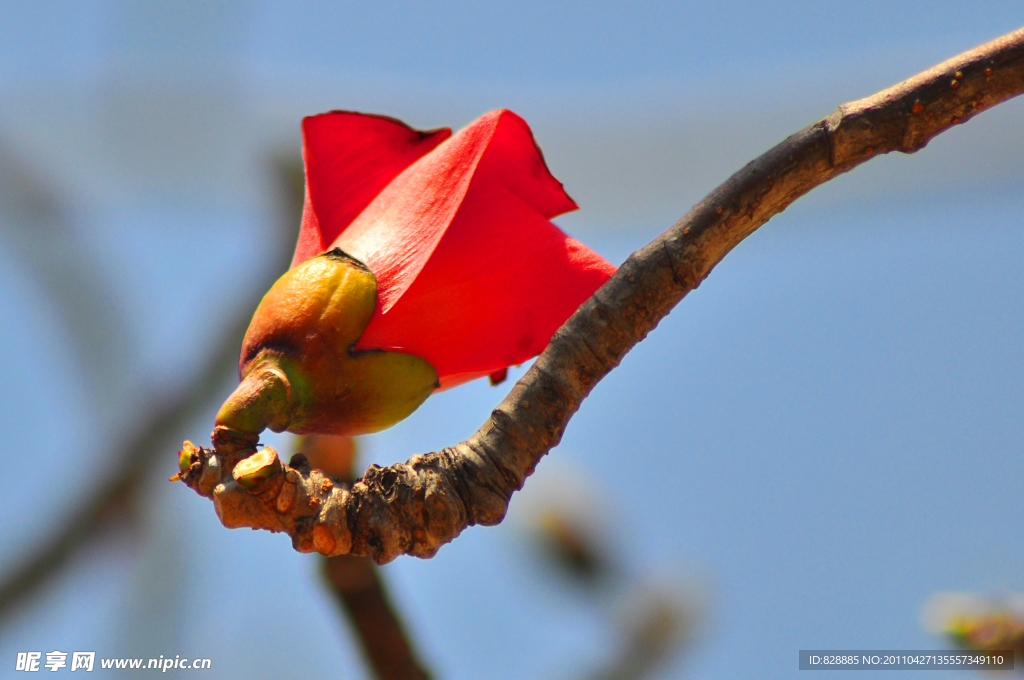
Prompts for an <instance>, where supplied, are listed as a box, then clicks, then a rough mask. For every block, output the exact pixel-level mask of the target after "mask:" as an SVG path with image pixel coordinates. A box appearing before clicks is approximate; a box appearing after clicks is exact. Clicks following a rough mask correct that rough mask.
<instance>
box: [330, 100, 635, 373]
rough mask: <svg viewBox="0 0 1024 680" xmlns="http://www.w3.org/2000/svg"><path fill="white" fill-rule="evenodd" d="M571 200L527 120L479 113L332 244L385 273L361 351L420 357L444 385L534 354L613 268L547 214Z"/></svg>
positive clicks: (507, 114)
mask: <svg viewBox="0 0 1024 680" xmlns="http://www.w3.org/2000/svg"><path fill="white" fill-rule="evenodd" d="M575 207H576V206H575V203H573V202H572V199H570V198H569V197H568V196H567V195H566V194H565V192H564V190H563V189H562V186H561V184H559V183H558V181H557V180H555V179H554V178H553V177H552V176H551V174H550V173H549V172H548V170H547V167H546V166H545V165H544V161H543V158H542V157H541V155H540V153H539V150H538V149H537V148H536V145H535V144H534V143H533V138H532V135H531V134H530V131H529V128H528V127H527V126H526V123H525V122H524V121H523V120H522V119H521V118H519V117H518V116H516V115H515V114H513V113H511V112H503V111H498V112H493V113H490V114H487V115H485V116H483V117H482V118H480V119H479V120H477V121H476V122H475V123H473V124H472V125H470V126H469V127H468V128H466V129H464V130H462V131H460V132H459V133H458V134H456V135H455V136H454V137H452V139H451V140H449V141H448V142H446V143H445V144H443V145H441V146H439V147H438V148H437V149H436V150H435V151H434V152H432V153H431V154H429V155H428V156H425V157H424V158H422V159H421V160H420V161H418V162H417V163H415V164H414V165H412V166H410V167H409V168H408V169H407V170H406V171H405V172H403V173H402V174H401V175H400V176H399V177H397V178H396V179H395V181H394V182H392V184H391V185H389V186H388V187H387V188H386V189H385V190H384V191H382V192H381V193H380V195H379V196H378V197H377V199H375V200H374V202H373V203H372V204H371V205H370V206H369V207H368V208H367V210H366V211H364V212H363V213H362V214H361V215H360V216H359V217H358V218H357V219H356V221H355V222H354V223H353V225H352V227H351V228H350V229H348V230H346V231H345V232H344V233H343V234H342V235H341V237H340V238H339V239H338V240H337V241H336V242H335V244H333V245H337V246H339V247H341V248H342V249H344V250H345V251H347V252H349V253H351V254H352V255H353V256H355V257H357V258H359V259H361V260H363V261H364V262H366V263H367V265H369V267H370V269H371V270H373V272H374V274H376V275H377V278H378V290H379V293H378V307H377V311H376V312H375V313H374V317H373V319H372V320H371V321H370V325H369V326H368V327H367V329H366V331H365V332H364V333H363V336H362V338H360V340H359V343H358V348H359V349H393V350H398V351H403V352H408V353H410V354H415V355H417V356H420V357H423V358H424V359H426V360H427V361H429V362H430V363H431V364H432V365H433V366H434V368H436V369H437V372H438V374H439V375H440V377H441V386H442V387H443V388H444V387H451V386H453V385H456V384H458V383H461V382H465V381H466V380H471V379H473V378H477V377H482V376H484V375H489V374H492V373H495V372H497V371H500V370H501V369H502V368H505V367H506V366H509V365H512V364H519V363H523V362H524V361H526V360H528V359H529V358H531V357H533V356H535V355H536V354H538V353H539V352H540V351H541V350H542V349H543V348H544V346H545V345H546V344H547V343H548V341H549V340H550V338H551V335H552V334H553V333H554V332H555V330H557V329H558V327H559V326H560V325H561V324H562V323H563V322H564V321H565V320H566V319H567V318H568V317H569V315H570V314H572V312H573V311H575V309H576V308H577V307H578V306H579V305H580V303H582V302H583V301H584V300H586V298H587V297H589V296H590V295H591V294H592V293H593V292H594V290H596V289H597V288H598V287H599V286H600V285H601V284H602V283H604V282H605V281H606V280H607V279H608V277H609V276H610V275H611V274H612V273H613V272H614V271H615V268H614V267H613V266H612V265H610V264H609V263H608V262H606V261H605V260H604V259H602V258H601V257H600V256H598V255H597V254H595V253H594V252H593V251H591V250H590V249H588V248H587V247H586V246H584V245H582V244H580V243H579V242H578V241H575V240H574V239H571V238H569V237H568V236H566V235H565V234H564V233H562V231H561V230H560V229H558V227H556V226H555V225H554V224H552V223H551V222H550V221H549V219H548V218H549V217H552V216H553V215H555V214H558V213H560V212H564V211H565V210H568V209H572V208H575ZM442 237H443V238H442Z"/></svg>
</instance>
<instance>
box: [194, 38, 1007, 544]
mask: <svg viewBox="0 0 1024 680" xmlns="http://www.w3.org/2000/svg"><path fill="white" fill-rule="evenodd" d="M1022 92H1024V29H1022V30H1018V31H1015V32H1013V33H1010V34H1009V35H1006V36H1004V37H1002V38H999V39H997V40H994V41H992V42H990V43H987V44H985V45H982V46H981V47H978V48H977V49H974V50H971V51H970V52H966V53H964V54H962V55H960V56H958V57H955V58H953V59H950V60H949V61H947V62H945V63H943V64H940V65H938V66H936V67H934V68H932V69H929V70H928V71H925V72H924V73H922V74H920V75H917V76H915V77H913V78H911V79H910V80H907V81H904V82H902V83H900V84H898V85H896V86H894V87H891V88H889V89H887V90H884V91H882V92H880V93H878V94H876V95H874V96H872V97H868V98H867V99H862V100H860V101H856V102H852V103H849V104H845V105H843V106H840V107H839V108H838V109H836V111H835V112H834V113H833V114H832V115H830V116H829V117H827V118H825V119H823V120H820V121H818V122H817V123H814V124H813V125H810V126H808V127H806V128H804V129H803V130H801V131H799V132H797V133H796V134H794V135H792V136H791V137H789V138H788V139H786V140H785V141H783V142H782V143H781V144H779V145H777V146H776V147H775V148H773V149H771V150H769V151H768V152H767V153H765V154H763V155H762V156H761V157H759V158H757V159H756V160H754V161H753V162H751V163H749V164H748V165H747V166H746V167H745V168H743V169H742V170H740V171H739V172H737V173H736V174H734V175H733V176H732V177H730V178H729V179H728V180H727V181H726V182H725V183H724V184H722V185H721V186H720V187H718V188H717V189H715V190H714V191H712V192H711V193H710V194H709V195H708V196H707V197H706V198H705V199H704V200H703V201H701V202H700V203H698V204H697V205H696V206H695V207H694V208H693V209H691V210H690V212H688V213H687V214H686V215H685V216H684V217H683V218H682V219H681V220H680V221H679V222H677V223H676V224H675V225H674V226H673V227H672V228H671V229H669V230H668V231H666V232H665V233H664V234H662V235H661V236H659V237H658V238H656V239H655V240H654V241H652V242H651V243H649V244H648V245H647V246H645V247H644V248H642V249H640V250H639V251H637V252H635V253H633V255H631V256H630V257H629V258H628V259H627V260H626V262H625V263H624V264H623V265H622V267H621V268H620V269H619V271H618V272H617V273H616V274H615V275H614V276H613V277H612V278H611V279H610V280H609V281H608V282H607V283H606V284H605V285H604V286H602V287H601V288H600V289H599V290H598V291H597V292H596V293H595V294H594V295H593V297H591V298H590V299H589V300H587V301H586V302H585V303H584V304H583V305H581V306H580V308H579V309H578V310H577V311H576V313H575V314H573V316H572V317H571V318H570V319H569V320H568V321H567V322H566V323H565V325H563V326H562V328H560V329H559V330H558V332H556V333H555V335H554V337H552V339H551V343H550V344H549V345H548V347H547V349H545V350H544V352H543V353H542V354H541V355H540V357H539V358H538V359H537V361H536V363H535V364H534V365H533V367H532V368H531V369H530V370H529V372H527V374H526V375H525V376H524V377H523V378H522V379H521V380H520V381H519V382H518V383H517V384H516V385H515V387H514V388H513V389H512V392H511V393H510V394H509V395H508V397H506V399H505V400H504V401H503V402H502V403H501V404H500V405H499V406H498V407H497V408H496V409H495V410H494V411H493V412H492V414H491V417H490V418H489V419H488V421H487V422H486V423H484V425H483V426H482V427H481V428H480V430H479V431H478V432H477V433H476V434H475V435H473V436H472V437H471V438H469V439H467V440H466V441H464V442H462V443H460V444H457V445H456V446H454V447H452V448H447V449H444V450H442V451H441V452H439V453H430V454H426V455H422V456H413V457H412V458H410V459H409V461H408V462H406V463H401V464H396V465H392V466H389V467H387V468H380V467H377V466H371V467H370V468H369V469H368V470H367V471H366V473H365V475H364V476H363V478H362V479H360V480H359V481H357V482H356V483H355V484H353V485H352V486H351V487H348V486H347V485H345V484H341V483H337V482H336V481H335V480H332V479H331V478H330V477H328V476H326V475H324V474H323V473H322V472H320V471H319V470H315V469H311V468H310V466H309V464H308V462H307V461H306V460H305V458H304V457H296V458H293V459H292V462H291V464H290V465H282V464H281V463H280V461H279V460H278V459H277V457H276V453H274V452H272V451H265V452H260V453H258V454H255V455H253V454H254V452H255V451H256V441H255V439H254V438H253V437H247V436H244V435H240V434H238V433H236V432H232V431H228V430H224V429H218V430H217V431H215V432H214V435H213V444H214V448H213V449H212V450H210V449H200V448H195V447H192V446H191V445H189V446H187V447H186V458H185V460H184V467H185V468H186V470H185V472H184V474H183V477H182V479H183V481H185V482H186V483H187V484H188V485H189V486H190V487H192V488H193V489H195V490H197V491H198V492H199V493H200V494H202V495H204V496H208V497H211V498H212V499H213V501H214V505H215V507H216V510H217V513H218V515H219V516H220V519H221V521H222V522H223V523H224V525H225V526H228V527H240V526H248V527H254V528H263V529H269V530H271V531H286V532H287V533H288V534H289V535H290V536H291V537H292V541H293V544H294V546H295V548H296V549H297V550H299V551H302V552H309V551H313V550H316V551H318V552H321V553H323V554H325V555H340V554H346V553H350V554H353V555H364V556H369V557H372V558H373V559H374V560H375V561H377V562H378V563H384V562H388V561H390V560H392V559H394V558H395V557H397V556H398V555H400V554H403V553H407V554H410V555H416V556H417V557H430V556H432V555H433V554H434V553H436V552H437V550H438V549H439V548H440V547H441V546H442V545H444V544H445V543H447V542H448V541H451V540H453V539H454V538H455V537H456V536H458V535H459V533H460V532H461V531H462V530H463V529H464V528H466V527H467V526H469V525H472V524H485V525H490V524H497V523H498V522H500V521H501V520H502V518H503V517H504V516H505V511H506V509H507V507H508V502H509V499H510V498H511V496H512V493H513V492H515V491H516V490H518V489H520V488H522V485H523V482H524V481H525V479H526V477H528V476H529V475H530V474H531V473H532V472H533V470H534V467H535V466H536V465H537V462H538V461H539V460H540V459H541V457H542V456H543V455H544V454H545V453H547V452H548V450H550V449H551V448H552V447H553V446H555V445H556V444H558V442H559V440H560V439H561V437H562V433H563V432H564V430H565V426H566V424H567V423H568V421H569V418H570V417H572V415H573V414H574V413H575V412H576V410H577V409H578V408H579V406H580V403H581V402H582V401H583V399H584V398H585V397H586V396H587V395H588V394H589V393H590V391H591V390H592V389H593V387H594V385H596V384H597V382H598V381H599V380H600V379H601V378H603V377H604V376H605V375H606V374H607V373H608V372H609V371H610V370H612V369H613V368H614V367H615V366H617V365H618V364H619V361H621V359H622V357H623V356H624V355H625V354H626V352H628V351H629V350H630V349H631V348H632V347H633V346H634V345H635V344H636V343H638V342H640V341H641V340H642V339H643V338H644V337H646V335H647V334H648V333H649V332H650V331H651V330H653V329H654V327H655V326H656V325H657V324H658V322H659V321H660V320H661V319H662V318H663V317H664V316H665V315H666V314H668V313H669V312H670V311H671V310H672V308H673V307H675V305H676V304H677V303H678V302H679V301H680V300H681V299H682V298H683V296H685V295H686V294H687V293H688V292H689V291H690V290H692V289H694V288H696V287H697V286H698V285H699V284H700V282H701V281H703V280H704V278H705V277H706V276H707V275H708V274H709V273H710V271H711V269H712V268H713V267H714V266H715V265H716V264H717V263H718V262H719V261H720V260H721V259H722V258H723V257H725V255H726V254H727V253H728V252H729V251H730V250H732V248H733V247H735V246H736V245H737V244H738V243H739V242H740V241H742V240H743V239H744V238H746V237H747V236H749V235H750V234H751V233H752V232H753V231H754V230H755V229H757V228H758V227H760V226H761V225H762V224H764V223H765V222H767V221H768V220H769V219H770V218H771V217H772V216H774V215H776V214H778V213H779V212H781V211H783V210H785V209H786V207H788V206H789V204H790V203H792V202H793V201H795V200H796V199H797V198H799V197H800V196H802V195H804V194H806V193H807V192H808V191H810V190H811V189H813V188H814V187H816V186H818V185H820V184H822V183H824V182H827V181H828V180H830V179H832V178H833V177H836V176H837V175H840V174H842V173H844V172H848V171H849V170H852V169H853V168H855V167H857V166H858V165H860V164H861V163H864V162H865V161H867V160H869V159H871V158H873V157H875V156H877V155H879V154H883V153H889V152H890V151H901V152H903V153H913V152H914V151H917V150H918V149H920V148H922V147H923V146H924V145H925V144H927V142H928V141H929V140H930V139H932V138H933V137H934V136H936V135H938V134H940V133H941V132H943V131H945V130H947V129H949V128H950V127H952V126H953V125H956V124H958V123H963V122H965V121H967V120H968V119H970V118H971V117H973V116H975V115H976V114H978V113H980V112H981V111H984V110H985V109H987V108H990V107H992V106H995V105H996V104H999V103H1000V102H1003V101H1006V100H1007V99H1010V98H1011V97H1014V96H1016V95H1018V94H1021V93H1022ZM250 455H252V456H253V458H252V459H250V460H248V461H247V462H246V465H243V466H240V467H239V469H235V465H236V464H237V463H238V461H240V460H241V459H243V458H247V457H249V456H250ZM232 471H234V474H232Z"/></svg>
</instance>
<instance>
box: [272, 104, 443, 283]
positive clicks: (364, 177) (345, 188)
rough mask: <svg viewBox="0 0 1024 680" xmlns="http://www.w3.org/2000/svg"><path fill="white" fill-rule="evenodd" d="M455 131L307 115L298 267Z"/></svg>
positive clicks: (370, 118) (353, 116) (335, 114)
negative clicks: (390, 184)
mask: <svg viewBox="0 0 1024 680" xmlns="http://www.w3.org/2000/svg"><path fill="white" fill-rule="evenodd" d="M450 136H451V130H449V129H447V128H445V129H441V130H432V131H429V132H421V131H419V130H414V129H412V128H411V127H409V126H408V125H406V124H405V123H402V122H401V121H398V120H395V119H394V118H388V117H385V116H374V115H367V114H362V113H353V112H350V111H332V112H330V113H324V114H320V115H318V116H310V117H308V118H305V119H304V120H303V121H302V137H303V148H302V156H303V161H304V163H305V167H306V201H305V206H304V209H303V214H302V226H301V227H300V229H299V241H298V243H297V244H296V247H295V257H294V258H293V260H292V266H293V267H294V266H295V265H297V264H299V263H300V262H303V261H304V260H307V259H309V258H311V257H313V256H314V255H317V254H319V253H322V252H323V251H324V250H326V249H327V246H328V245H329V244H330V243H331V242H332V241H334V239H335V238H337V237H338V234H340V233H341V232H342V231H343V230H344V229H345V228H346V227H347V226H348V225H349V224H351V222H352V220H354V219H355V218H356V216H357V215H359V213H361V212H362V211H363V210H364V209H365V208H366V206H367V205H369V204H370V202H371V201H372V200H373V199H374V197H375V196H377V194H379V193H380V191H381V189H383V188H384V187H386V186H387V185H388V184H389V183H390V182H391V181H392V180H393V179H394V178H395V177H396V176H397V175H398V174H399V173H401V172H402V171H403V170H405V169H406V168H407V167H409V166H410V165H411V164H412V163H414V162H415V161H416V160H418V159H419V158H421V157H422V156H424V155H425V154H427V153H429V152H430V151H432V150H433V149H434V148H435V147H436V146H437V145H438V144H440V143H441V142H443V141H444V140H445V139H448V137H450Z"/></svg>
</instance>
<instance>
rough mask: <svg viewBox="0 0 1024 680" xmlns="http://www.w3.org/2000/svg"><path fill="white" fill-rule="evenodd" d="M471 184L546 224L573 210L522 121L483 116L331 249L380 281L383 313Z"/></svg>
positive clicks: (405, 176)
mask: <svg viewBox="0 0 1024 680" xmlns="http://www.w3.org/2000/svg"><path fill="white" fill-rule="evenodd" d="M471 182H472V183H473V184H477V183H485V184H487V185H494V186H504V187H505V188H506V189H508V190H509V191H511V192H512V193H514V194H515V195H516V196H518V197H519V198H520V199H521V200H522V201H524V202H525V203H526V204H527V205H528V206H529V207H530V208H531V209H532V210H533V211H534V212H536V213H539V214H540V215H542V216H544V217H546V218H551V217H554V216H555V215H559V214H561V213H563V212H567V211H569V210H575V209H576V208H577V205H576V203H575V202H573V200H572V199H571V198H569V196H568V195H567V194H566V193H565V190H564V189H563V188H562V185H561V183H560V182H559V181H558V180H556V179H555V178H554V177H552V176H551V173H550V171H549V170H548V168H547V166H546V165H545V164H544V158H543V157H542V156H541V154H540V150H539V149H538V148H537V145H536V143H535V142H534V141H533V133H531V132H530V128H529V126H527V125H526V121H524V120H523V119H522V118H520V117H519V116H517V115H516V114H514V113H512V112H511V111H492V112H490V113H487V114H484V115H483V116H481V117H480V118H478V119H477V120H475V121H474V122H473V123H471V124H470V125H469V126H467V127H465V128H463V129H462V130H460V131H459V132H458V134H456V135H455V136H454V137H452V138H451V139H449V140H448V141H447V142H445V143H444V144H442V145H441V146H439V147H437V149H435V150H434V151H433V152H431V153H429V154H427V155H426V156H424V157H423V158H421V159H420V160H418V161H417V162H416V163H414V164H413V165H411V166H409V167H408V168H407V169H406V170H405V171H404V172H402V174H400V175H399V176H398V177H396V178H395V180H394V181H393V182H391V184H389V185H388V186H387V187H386V188H385V189H384V190H383V191H381V192H380V194H379V195H378V196H377V198H375V199H374V200H373V202H372V203H371V204H370V205H369V206H367V208H366V210H364V211H363V212H362V213H361V214H360V215H359V217H357V218H356V219H355V220H354V221H353V222H352V224H351V226H349V228H347V229H346V230H345V231H344V232H343V233H342V234H341V235H340V236H339V237H338V238H337V239H336V240H335V241H334V243H332V244H331V246H332V247H333V246H337V247H339V248H341V249H342V250H344V251H345V252H347V253H349V254H351V255H352V256H353V257H355V258H357V259H359V260H362V261H363V262H364V263H366V265H367V266H369V268H370V270H371V271H373V273H374V274H375V275H376V276H377V302H378V310H379V311H380V313H385V314H386V313H388V312H389V311H390V309H391V308H392V307H393V306H394V305H395V304H396V303H397V302H398V300H399V298H401V297H402V295H404V294H405V292H406V291H407V290H408V289H409V287H410V286H411V285H412V283H413V281H415V280H416V277H417V276H418V275H419V273H420V271H421V270H422V269H423V267H424V266H425V265H426V263H427V261H428V260H429V259H430V257H431V255H432V254H433V252H434V249H435V248H437V245H438V243H440V242H441V237H442V236H444V234H445V232H446V231H447V230H448V227H449V225H450V224H451V222H452V220H453V219H454V218H455V214H456V213H457V212H458V210H459V206H460V205H462V201H463V199H464V198H465V196H466V192H467V191H468V190H469V186H470V183H471ZM317 210H318V212H319V208H318V209H317Z"/></svg>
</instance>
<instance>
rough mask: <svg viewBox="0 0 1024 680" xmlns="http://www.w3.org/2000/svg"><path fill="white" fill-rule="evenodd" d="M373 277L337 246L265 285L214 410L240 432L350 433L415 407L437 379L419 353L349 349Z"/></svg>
mask: <svg viewBox="0 0 1024 680" xmlns="http://www.w3.org/2000/svg"><path fill="white" fill-rule="evenodd" d="M376 304H377V280H376V279H375V278H374V276H373V274H372V273H371V272H370V270H369V269H367V268H366V267H365V266H364V265H363V264H362V263H360V262H358V261H357V260H354V259H353V258H351V257H349V256H348V255H346V254H344V253H343V252H341V251H340V250H337V249H335V250H332V251H329V252H327V253H324V254H323V255H319V256H317V257H314V258H311V259H309V260H306V261H305V262H303V263H302V264H300V265H299V266H297V267H295V268H294V269H292V270H291V271H289V272H288V273H286V274H285V275H284V276H282V277H281V278H280V279H278V280H277V282H276V283H275V284H274V285H273V287H271V289H270V290H269V291H268V292H267V294H266V295H265V296H264V297H263V301H262V302H260V305H259V307H258V308H257V309H256V313H255V315H253V319H252V322H251V323H250V324H249V330H248V331H247V332H246V334H245V340H244V342H243V343H242V360H241V364H240V367H239V371H240V373H241V376H242V382H241V384H239V386H238V388H237V389H236V390H235V391H234V392H233V393H232V395H231V396H230V397H228V399H227V401H225V402H224V405H223V406H221V409H220V412H219V413H218V414H217V421H216V422H217V425H223V426H226V427H230V428H232V429H235V430H238V431H241V432H251V433H259V432H262V431H263V430H264V429H265V428H268V427H269V428H270V429H272V430H274V431H275V432H280V431H282V430H288V431H290V432H296V433H298V434H314V433H318V434H347V435H357V434H365V433H369V432H376V431H378V430H383V429H384V428H386V427H389V426H391V425H394V424H395V423H397V422H398V421H400V420H402V419H403V418H405V417H407V416H408V415H409V414H410V413H412V412H413V411H415V410H416V409H417V408H418V407H419V405H420V404H422V403H423V401H424V400H425V399H426V398H427V397H428V396H430V393H431V392H433V391H434V389H435V388H436V387H437V385H438V379H437V371H435V370H434V367H433V366H431V365H430V364H429V363H427V362H426V361H425V360H423V359H421V358H419V357H415V356H412V355H411V354H402V353H399V352H385V351H380V350H374V351H367V352H356V351H354V347H355V344H356V341H357V340H359V337H360V336H361V335H362V334H363V331H364V330H365V329H366V325H367V324H368V323H369V322H370V318H371V317H372V316H373V311H374V308H375V307H376Z"/></svg>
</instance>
